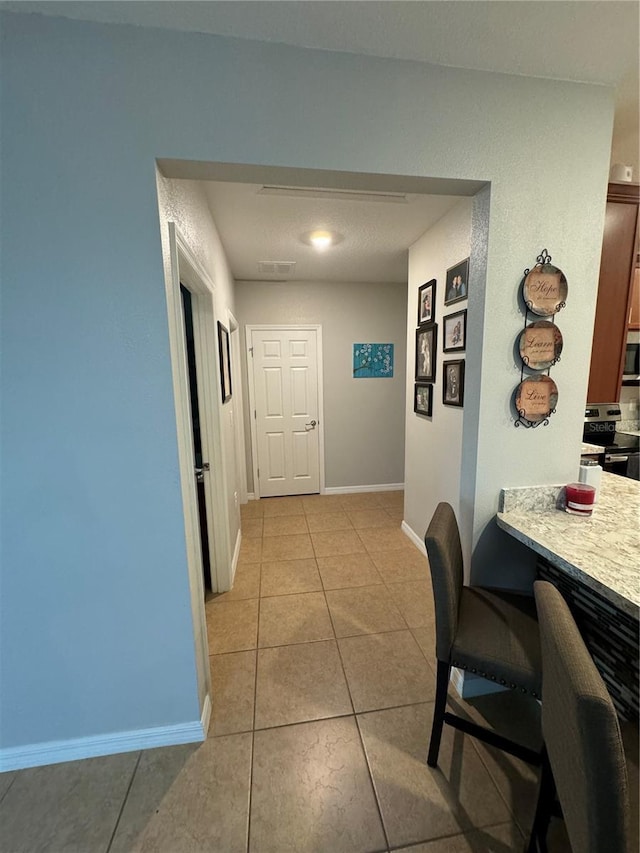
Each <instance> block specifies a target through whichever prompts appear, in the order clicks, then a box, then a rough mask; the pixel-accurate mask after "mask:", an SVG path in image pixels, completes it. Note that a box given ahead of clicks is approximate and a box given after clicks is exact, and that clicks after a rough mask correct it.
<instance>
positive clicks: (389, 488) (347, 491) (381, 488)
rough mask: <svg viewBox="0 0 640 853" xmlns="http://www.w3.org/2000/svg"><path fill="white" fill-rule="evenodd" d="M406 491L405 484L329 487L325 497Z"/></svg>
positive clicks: (326, 489)
mask: <svg viewBox="0 0 640 853" xmlns="http://www.w3.org/2000/svg"><path fill="white" fill-rule="evenodd" d="M403 489H404V483H382V484H381V485H380V484H378V485H376V486H327V487H326V488H325V489H324V492H323V494H325V495H352V494H356V493H359V492H398V491H402V490H403Z"/></svg>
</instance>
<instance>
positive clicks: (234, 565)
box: [229, 528, 242, 589]
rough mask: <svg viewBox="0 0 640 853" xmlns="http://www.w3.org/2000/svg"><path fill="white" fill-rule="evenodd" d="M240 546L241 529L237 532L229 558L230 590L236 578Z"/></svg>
mask: <svg viewBox="0 0 640 853" xmlns="http://www.w3.org/2000/svg"><path fill="white" fill-rule="evenodd" d="M241 545H242V528H240V529H239V530H238V535H237V536H236V547H235V548H234V549H233V557H232V558H231V586H230V587H229V588H230V589H233V582H234V580H235V578H236V569H237V568H238V560H239V559H240V546H241Z"/></svg>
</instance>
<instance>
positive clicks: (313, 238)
mask: <svg viewBox="0 0 640 853" xmlns="http://www.w3.org/2000/svg"><path fill="white" fill-rule="evenodd" d="M300 239H301V240H302V242H303V243H306V244H307V246H313V248H314V249H317V251H318V252H324V250H325V249H328V248H329V247H330V246H335V244H336V243H339V242H340V241H341V240H343V239H344V238H343V236H342V234H338V233H337V232H336V231H326V230H322V229H320V230H317V231H309V232H307V233H306V234H303V235H302V236H301V238H300Z"/></svg>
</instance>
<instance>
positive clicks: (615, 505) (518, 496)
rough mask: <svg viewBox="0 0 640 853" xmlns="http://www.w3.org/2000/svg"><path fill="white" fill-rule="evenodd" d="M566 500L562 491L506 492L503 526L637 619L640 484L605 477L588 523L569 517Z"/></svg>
mask: <svg viewBox="0 0 640 853" xmlns="http://www.w3.org/2000/svg"><path fill="white" fill-rule="evenodd" d="M563 501H564V487H563V486H535V487H524V488H510V489H503V490H502V492H501V493H500V511H499V512H498V515H497V522H498V526H499V527H501V528H502V529H503V530H505V531H506V532H507V533H509V534H511V536H514V537H515V538H516V539H518V540H519V541H520V542H523V543H524V544H525V545H527V546H529V547H530V548H532V549H533V550H534V551H536V552H537V553H538V554H541V555H542V556H543V557H545V558H546V559H547V560H548V561H549V562H550V563H552V564H553V565H555V566H557V567H558V568H560V569H562V570H564V571H566V572H567V573H568V574H570V575H573V576H574V577H576V578H577V579H578V580H580V581H582V582H583V583H584V584H586V585H587V586H589V587H591V588H592V589H595V590H596V591H597V592H599V593H600V594H601V595H603V596H604V597H605V598H606V599H607V600H609V601H611V602H612V603H613V604H615V605H616V606H617V607H619V608H620V609H621V610H624V611H625V612H626V613H628V614H629V615H630V616H633V617H634V618H636V619H637V618H638V614H639V609H640V566H639V563H640V560H639V555H640V483H639V482H638V481H637V480H630V479H628V478H627V477H619V476H618V475H617V474H609V473H607V472H603V474H602V480H601V485H600V488H599V490H598V501H597V503H596V505H595V509H594V510H593V515H591V516H590V517H589V518H584V517H581V516H576V515H570V514H569V513H567V512H565V511H564V508H563V507H564V502H563ZM559 507H562V508H559Z"/></svg>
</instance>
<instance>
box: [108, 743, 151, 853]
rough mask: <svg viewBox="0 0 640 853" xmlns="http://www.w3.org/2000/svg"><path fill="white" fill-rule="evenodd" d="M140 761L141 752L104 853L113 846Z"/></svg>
mask: <svg viewBox="0 0 640 853" xmlns="http://www.w3.org/2000/svg"><path fill="white" fill-rule="evenodd" d="M141 761H142V750H141V751H140V752H139V753H138V758H137V760H136V764H135V767H134V768H133V773H132V774H131V779H129V784H128V785H127V790H126V792H125V795H124V797H123V798H122V805H121V806H120V811H119V812H118V817H117V818H116V822H115V825H114V827H113V832H112V833H111V838H110V839H109V843H108V844H107V846H106V849H105V853H109V850H111V846H112V844H113V839H114V838H115V837H116V832H117V831H118V827H119V826H120V820H121V819H122V813H123V812H124V807H125V806H126V804H127V800H128V799H129V794H130V793H131V788H132V787H133V780H134V779H135V777H136V773H137V772H138V767H139V766H140V762H141Z"/></svg>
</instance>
